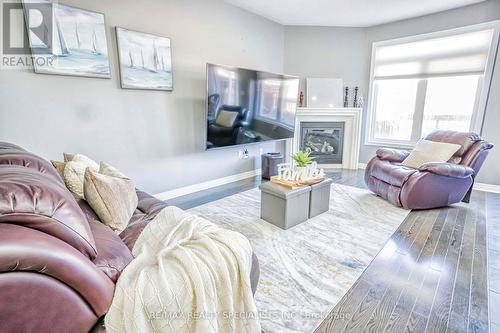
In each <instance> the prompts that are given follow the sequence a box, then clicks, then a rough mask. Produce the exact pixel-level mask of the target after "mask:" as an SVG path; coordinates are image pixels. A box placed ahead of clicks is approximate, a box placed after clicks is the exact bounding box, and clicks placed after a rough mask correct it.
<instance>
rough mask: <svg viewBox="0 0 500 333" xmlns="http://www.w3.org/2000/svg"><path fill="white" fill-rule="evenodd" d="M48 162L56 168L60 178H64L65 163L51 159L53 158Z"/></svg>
mask: <svg viewBox="0 0 500 333" xmlns="http://www.w3.org/2000/svg"><path fill="white" fill-rule="evenodd" d="M50 162H51V163H52V165H53V166H54V168H55V169H56V171H57V173H58V174H59V176H61V178H62V179H63V180H64V167H65V166H66V163H64V162H59V161H53V160H51V161H50Z"/></svg>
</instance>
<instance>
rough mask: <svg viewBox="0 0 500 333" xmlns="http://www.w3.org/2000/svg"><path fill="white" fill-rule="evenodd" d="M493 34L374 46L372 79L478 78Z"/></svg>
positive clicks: (466, 35) (466, 34)
mask: <svg viewBox="0 0 500 333" xmlns="http://www.w3.org/2000/svg"><path fill="white" fill-rule="evenodd" d="M494 32H495V31H494V29H488V30H482V31H474V32H468V33H462V34H457V35H451V36H445V37H438V38H430V39H423V40H416V41H412V42H407V43H402V44H392V45H391V44H390V45H380V46H377V47H376V49H375V54H374V56H375V62H374V66H375V68H374V79H375V80H376V79H386V78H412V77H413V78H414V77H429V76H436V75H458V74H476V75H482V74H483V73H484V71H485V69H486V64H487V60H488V55H489V52H490V47H491V41H492V39H493V34H494Z"/></svg>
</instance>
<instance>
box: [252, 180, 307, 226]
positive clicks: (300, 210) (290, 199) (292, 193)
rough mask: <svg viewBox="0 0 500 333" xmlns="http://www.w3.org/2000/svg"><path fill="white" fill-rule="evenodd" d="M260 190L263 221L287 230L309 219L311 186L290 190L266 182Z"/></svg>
mask: <svg viewBox="0 0 500 333" xmlns="http://www.w3.org/2000/svg"><path fill="white" fill-rule="evenodd" d="M259 188H260V191H261V201H260V217H261V219H263V220H265V221H267V222H269V223H272V224H274V225H275V226H277V227H280V228H281V229H285V230H286V229H288V228H291V227H293V226H296V225H297V224H299V223H302V222H304V221H306V220H307V219H308V218H309V199H310V198H309V194H310V192H311V187H310V186H303V187H299V188H295V189H290V188H287V187H284V186H281V185H278V184H274V183H272V182H266V183H264V184H262V185H260V186H259Z"/></svg>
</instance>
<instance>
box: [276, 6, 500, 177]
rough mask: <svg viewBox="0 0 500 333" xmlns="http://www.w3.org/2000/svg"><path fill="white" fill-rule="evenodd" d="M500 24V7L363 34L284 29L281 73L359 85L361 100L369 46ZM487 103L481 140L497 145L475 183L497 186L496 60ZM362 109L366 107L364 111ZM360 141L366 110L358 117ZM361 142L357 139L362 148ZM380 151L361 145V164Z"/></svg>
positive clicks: (499, 118)
mask: <svg viewBox="0 0 500 333" xmlns="http://www.w3.org/2000/svg"><path fill="white" fill-rule="evenodd" d="M497 19H500V1H497V0H490V1H486V2H483V3H480V4H477V5H472V6H467V7H462V8H458V9H453V10H449V11H445V12H441V13H437V14H433V15H427V16H422V17H418V18H414V19H409V20H404V21H399V22H394V23H389V24H384V25H380V26H376V27H369V28H364V29H359V28H352V29H346V28H336V27H314V28H311V27H286V28H285V72H288V73H295V74H297V75H300V76H302V77H314V76H319V77H341V78H344V81H345V82H346V83H348V85H350V86H352V85H359V86H360V88H361V89H362V91H363V95H364V97H365V101H366V95H367V92H368V85H369V71H370V60H371V45H372V43H373V42H376V41H380V40H388V39H393V38H399V37H405V36H412V35H417V34H422V33H428V32H433V31H439V30H446V29H452V28H456V27H461V26H465V25H471V24H477V23H481V22H487V21H492V20H497ZM495 67H496V70H495V71H494V75H493V80H492V86H491V89H490V98H489V101H488V105H487V109H486V117H485V122H484V127H483V133H482V134H483V136H484V137H485V138H486V139H488V140H490V141H491V142H494V143H495V142H496V143H497V146H498V147H497V148H496V149H494V150H493V151H492V153H491V154H490V157H489V158H488V160H487V162H486V164H485V165H484V167H483V169H482V171H481V173H480V174H479V178H478V181H479V182H484V183H488V184H495V185H500V177H499V174H498V171H497V170H496V169H497V168H498V167H496V166H498V165H500V132H499V131H498V130H497V127H498V124H499V123H500V57H497V61H496V66H495ZM366 105H367V103H365V106H366ZM363 118H364V119H363V131H362V133H363V135H364V128H365V125H366V123H365V121H366V108H365V110H364V112H363ZM363 142H364V137H362V143H363ZM377 148H379V147H374V146H367V145H364V144H362V146H361V152H360V162H362V163H366V162H368V161H369V160H370V158H372V157H373V156H374V155H375V151H376V149H377Z"/></svg>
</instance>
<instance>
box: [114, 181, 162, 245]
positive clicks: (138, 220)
mask: <svg viewBox="0 0 500 333" xmlns="http://www.w3.org/2000/svg"><path fill="white" fill-rule="evenodd" d="M137 197H138V199H139V202H138V204H137V209H136V210H135V212H134V214H133V215H132V218H131V219H130V222H129V224H128V226H127V228H126V229H125V230H123V231H122V232H121V233H120V238H121V239H122V240H123V242H124V243H125V245H127V247H128V248H129V249H130V250H132V248H133V247H134V244H135V241H136V240H137V237H139V235H140V234H141V232H142V230H143V229H144V228H145V227H146V225H147V224H148V223H149V222H150V221H151V220H152V219H154V218H155V217H156V215H158V213H159V212H160V211H161V210H162V209H163V208H165V207H167V206H168V204H167V203H166V202H165V201H161V200H159V199H157V198H155V197H153V196H152V195H150V194H148V193H146V192H143V191H140V190H137Z"/></svg>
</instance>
